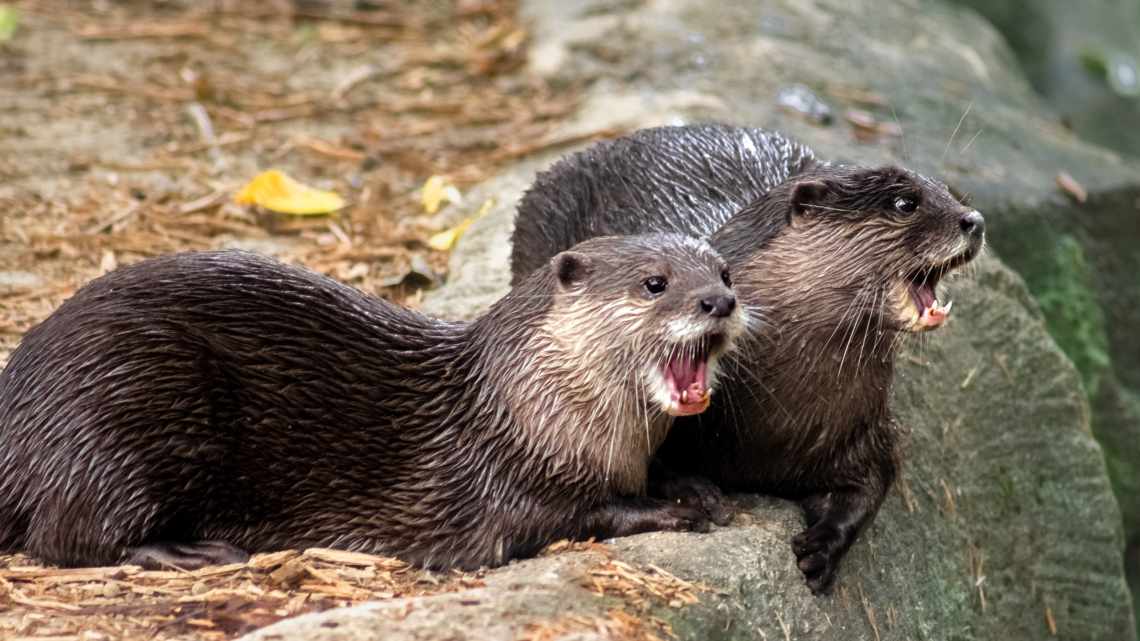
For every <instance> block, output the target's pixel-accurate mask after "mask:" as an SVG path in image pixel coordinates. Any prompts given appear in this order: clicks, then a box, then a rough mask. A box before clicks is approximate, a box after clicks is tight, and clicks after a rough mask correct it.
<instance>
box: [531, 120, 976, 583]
mask: <svg viewBox="0 0 1140 641" xmlns="http://www.w3.org/2000/svg"><path fill="white" fill-rule="evenodd" d="M694 140H696V141H699V145H698V148H697V150H696V151H692V150H689V151H686V152H685V153H683V154H675V153H674V152H675V151H676V149H677V148H678V147H686V148H687V147H688V146H689V145H690V144H691V143H692V142H693V141H694ZM742 141H743V143H742ZM631 148H632V149H636V150H637V153H635V154H633V157H632V158H627V152H628V151H629V150H630V149H631ZM757 149H760V150H765V151H766V153H764V154H757V153H756V150H757ZM772 150H775V152H776V153H775V156H776V157H777V158H778V160H777V161H775V162H773V161H772V158H771V157H772V155H773V153H772ZM779 158H782V159H779ZM626 170H628V171H626ZM765 175H771V176H772V180H771V181H770V182H771V183H772V185H774V186H765V185H764V180H763V176H765ZM686 181H687V183H688V186H687V187H686V189H685V190H684V192H683V194H682V195H681V196H679V197H668V194H670V193H674V192H675V191H676V190H675V189H674V188H673V185H674V184H676V183H683V182H686ZM734 182H736V183H737V184H738V187H737V188H736V190H735V191H734V190H733V187H732V185H733V183H734ZM639 191H643V192H647V193H657V194H658V196H656V198H657V199H659V200H662V201H664V202H663V203H653V202H650V203H649V205H650V206H648V207H646V208H643V209H636V208H635V207H633V206H631V207H628V208H627V216H626V217H625V218H624V219H623V220H622V223H621V225H620V226H618V228H619V229H620V231H622V232H626V233H637V232H644V231H648V230H655V229H669V230H675V231H687V232H688V233H692V234H694V235H696V236H704V237H709V238H710V242H711V243H712V245H713V246H714V247H716V248H717V249H718V251H720V252H721V253H722V254H723V255H724V256H725V258H726V259H727V260H728V261H729V264H730V265H731V266H732V269H733V273H734V278H735V286H736V289H737V292H738V295H739V297H740V300H741V302H742V304H744V305H748V306H750V307H753V308H762V310H763V316H764V320H765V321H766V323H767V326H766V327H765V328H764V329H762V330H760V331H757V332H753V333H752V334H751V340H749V341H748V343H747V344H746V345H745V346H744V348H742V349H741V350H740V351H738V353H737V356H735V357H734V358H733V359H731V361H732V362H730V363H729V364H728V365H727V366H726V369H725V370H724V373H723V377H724V383H723V385H722V392H721V395H720V397H719V398H718V403H717V404H716V405H715V406H714V407H713V408H712V409H711V410H710V411H709V412H707V413H706V414H705V415H704V416H702V417H701V418H700V420H699V421H695V420H683V421H679V422H678V424H677V425H676V426H675V428H674V429H673V430H672V432H671V433H670V436H669V438H668V440H667V441H666V443H665V445H664V446H663V448H662V451H661V453H660V459H661V460H662V461H663V462H664V465H663V466H662V467H663V468H670V469H672V470H673V471H674V472H677V473H684V474H695V475H702V476H705V477H709V478H711V479H712V480H713V481H714V482H716V483H717V484H719V485H721V486H723V487H726V488H730V489H737V490H752V491H761V492H766V493H770V494H775V495H778V496H784V497H787V498H790V499H793V500H795V501H797V502H799V504H800V505H801V506H802V507H803V509H804V512H805V516H806V520H807V526H808V527H807V529H806V530H805V531H804V532H802V533H800V534H799V535H797V536H796V537H795V538H794V540H793V541H792V547H793V550H794V552H795V554H796V556H797V558H798V559H799V566H800V568H801V570H802V571H803V572H804V574H805V577H806V578H807V581H808V585H809V586H810V587H811V588H812V589H813V591H816V592H823V591H827V590H828V589H829V588H830V586H831V585H832V582H833V580H834V578H835V573H836V571H837V569H838V567H839V562H840V560H841V559H842V557H843V555H844V554H845V553H846V551H847V549H848V548H849V547H850V545H851V544H852V542H853V541H854V540H855V538H856V536H857V535H858V533H859V532H860V531H861V530H862V529H863V528H864V527H865V526H866V524H867V523H868V522H869V521H870V520H871V519H872V518H873V517H874V515H875V514H876V512H877V511H878V509H879V506H880V505H881V503H882V501H883V498H884V497H885V495H886V492H887V490H888V488H889V487H890V485H891V483H892V482H893V480H894V478H895V475H896V469H897V456H898V453H897V446H896V440H897V439H896V434H895V430H894V428H893V426H892V421H891V416H890V410H889V407H888V395H889V390H890V385H891V379H892V375H893V364H894V354H895V348H896V346H897V343H898V339H899V337H900V336H901V335H902V334H903V333H904V332H907V331H910V330H913V329H916V327H915V325H914V324H913V322H912V321H913V320H914V319H911V318H907V317H906V312H907V311H908V310H910V308H908V307H907V305H908V304H909V300H908V299H907V298H906V291H905V283H906V281H907V280H908V279H911V278H922V277H928V276H930V275H931V274H932V273H937V274H938V275H941V274H942V273H944V272H948V271H950V270H951V269H953V268H955V267H957V266H958V265H960V264H962V263H964V262H966V261H968V260H969V259H970V258H972V257H973V256H974V255H976V253H977V252H978V251H979V249H980V247H981V243H982V235H981V234H982V231H981V219H980V217H977V214H976V213H973V214H972V215H973V216H975V217H977V218H976V219H974V220H976V221H977V222H976V224H975V225H974V227H972V228H970V231H967V224H966V223H965V222H964V220H965V219H964V216H966V215H967V214H969V213H970V212H971V210H970V209H969V208H968V207H965V206H963V205H962V204H961V203H959V202H958V201H957V200H956V199H954V198H953V197H952V196H951V195H950V194H949V192H948V190H947V189H946V187H945V186H944V185H941V184H939V183H936V182H934V181H931V180H929V179H927V178H924V177H922V176H919V175H917V174H915V173H913V172H909V171H906V170H903V169H899V168H895V167H882V168H876V169H867V168H860V167H841V166H832V165H826V164H821V163H818V162H816V161H814V160H812V156H811V153H810V151H809V150H806V149H805V148H803V147H802V146H801V145H797V144H795V143H793V142H791V141H788V140H787V139H785V138H783V137H781V136H779V135H778V134H771V133H768V132H763V131H760V130H748V129H740V128H733V127H719V126H696V127H682V128H662V129H656V130H649V131H648V132H639V133H637V134H634V135H633V136H631V137H630V138H629V139H627V141H626V142H624V143H603V145H600V146H598V147H597V148H593V149H590V150H587V151H586V152H583V153H582V154H579V155H576V156H571V157H569V158H567V159H565V160H563V161H561V162H560V163H558V164H557V165H555V167H554V168H552V169H551V170H550V171H549V172H547V173H544V174H542V175H540V176H539V179H538V181H536V184H535V186H534V187H533V188H532V189H531V191H530V192H528V193H527V194H526V196H525V197H524V199H523V201H522V203H521V204H520V207H519V214H518V222H517V227H516V234H515V237H514V242H515V243H517V244H516V246H515V247H514V251H515V254H514V258H516V259H517V260H516V262H515V264H514V266H515V268H516V270H519V271H516V272H515V276H516V278H517V277H520V276H521V275H522V274H523V273H525V269H526V268H527V266H528V264H529V263H531V262H533V261H535V260H537V259H539V258H540V257H541V256H543V254H544V251H545V252H550V251H551V250H552V249H553V248H556V247H558V246H560V245H562V244H565V243H571V242H576V241H578V240H581V239H583V238H586V237H589V236H590V235H591V234H606V233H612V232H613V229H612V228H611V225H610V224H609V222H608V219H609V217H610V216H609V215H601V214H597V215H595V214H593V213H592V212H591V210H590V208H589V206H588V203H592V202H607V201H608V200H613V199H617V200H622V201H629V202H631V203H636V202H645V198H648V197H643V198H640V200H639V197H637V196H630V194H635V193H637V192H639ZM702 193H706V194H708V195H707V196H706V197H702V196H701V194H702ZM661 194H665V196H664V197H663V196H662V195H661ZM726 194H728V195H726ZM900 197H904V198H910V199H913V200H914V201H916V203H917V205H918V208H917V210H916V211H915V212H913V213H909V214H908V213H904V212H901V211H898V210H897V209H896V208H895V203H896V201H897V200H898V199H899V198H900ZM745 199H747V200H748V201H749V203H750V204H748V205H746V206H743V207H742V208H738V209H737V210H736V211H735V213H732V212H727V211H726V209H727V208H728V207H731V203H734V202H739V201H740V200H745ZM552 203H556V204H553V205H552ZM726 203H728V204H727V205H726ZM539 230H544V231H539ZM536 241H538V242H536ZM544 242H547V243H550V244H552V245H553V247H544V246H543V245H542V243H544ZM948 261H949V262H948ZM910 311H913V310H910ZM698 423H699V424H698ZM662 485H663V486H668V487H670V489H669V493H670V494H677V493H684V492H685V489H684V485H685V483H683V482H682V483H678V482H677V481H676V480H673V481H669V479H664V480H662ZM691 485H692V487H691V489H690V491H691V493H703V494H705V495H706V499H705V501H706V502H707V500H708V499H707V494H708V491H707V489H706V488H703V487H702V485H701V484H700V483H699V482H693V483H691Z"/></svg>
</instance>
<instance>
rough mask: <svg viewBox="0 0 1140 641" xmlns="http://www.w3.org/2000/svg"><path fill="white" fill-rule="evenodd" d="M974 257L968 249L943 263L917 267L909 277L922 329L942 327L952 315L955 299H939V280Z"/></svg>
mask: <svg viewBox="0 0 1140 641" xmlns="http://www.w3.org/2000/svg"><path fill="white" fill-rule="evenodd" d="M973 257H974V256H973V252H970V251H966V252H963V253H961V254H959V255H957V256H955V257H954V258H951V259H950V260H948V261H946V262H945V263H942V264H941V265H936V266H933V267H926V268H923V269H917V270H915V271H914V272H912V273H911V274H910V276H908V277H907V291H908V292H909V293H910V299H911V301H912V302H913V303H914V307H915V309H916V310H917V312H918V326H919V328H920V329H922V330H927V329H934V328H936V327H940V326H941V325H942V323H945V322H946V319H947V318H949V317H950V309H951V308H952V307H953V306H954V301H946V302H945V303H943V302H941V301H939V300H938V290H937V287H938V281H939V280H941V279H942V277H943V276H945V275H946V274H948V273H950V272H951V271H953V270H955V269H957V268H958V267H960V266H962V265H964V264H966V263H968V262H970V260H971V259H972V258H973Z"/></svg>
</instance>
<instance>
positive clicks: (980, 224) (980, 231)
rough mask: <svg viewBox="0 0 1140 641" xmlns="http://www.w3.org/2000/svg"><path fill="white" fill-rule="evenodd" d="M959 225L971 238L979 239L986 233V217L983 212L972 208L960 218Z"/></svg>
mask: <svg viewBox="0 0 1140 641" xmlns="http://www.w3.org/2000/svg"><path fill="white" fill-rule="evenodd" d="M958 227H960V228H961V229H962V233H964V234H966V235H967V236H969V237H970V238H971V239H978V238H981V237H982V236H984V235H985V233H986V219H985V218H984V217H982V214H981V212H979V211H978V210H976V209H971V210H970V211H968V212H966V213H964V214H962V217H961V218H960V219H958Z"/></svg>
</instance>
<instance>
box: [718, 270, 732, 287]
mask: <svg viewBox="0 0 1140 641" xmlns="http://www.w3.org/2000/svg"><path fill="white" fill-rule="evenodd" d="M720 279H721V281H723V282H724V286H725V287H732V276H730V275H729V274H728V270H727V269H726V270H724V271H722V272H721V273H720Z"/></svg>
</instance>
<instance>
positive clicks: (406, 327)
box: [0, 234, 745, 568]
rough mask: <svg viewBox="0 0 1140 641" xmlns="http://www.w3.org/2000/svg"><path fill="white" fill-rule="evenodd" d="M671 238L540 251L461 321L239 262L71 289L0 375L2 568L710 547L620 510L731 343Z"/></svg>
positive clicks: (651, 505) (716, 283) (713, 302)
mask: <svg viewBox="0 0 1140 641" xmlns="http://www.w3.org/2000/svg"><path fill="white" fill-rule="evenodd" d="M744 318H745V313H744V312H743V311H742V310H741V309H740V308H739V307H737V306H736V305H735V298H734V296H733V294H732V290H731V289H730V287H729V285H728V275H727V272H726V268H725V263H724V261H723V260H722V259H721V258H720V257H719V256H718V255H717V254H716V253H715V252H714V251H713V250H712V249H711V248H710V247H709V246H708V245H707V244H706V243H704V242H703V241H696V240H694V239H692V238H688V237H685V236H679V235H664V234H657V235H647V236H642V237H632V238H600V239H594V240H590V241H588V242H585V243H582V244H581V245H579V246H577V247H575V248H574V249H572V250H570V251H566V252H562V253H560V254H558V255H557V256H555V257H553V258H552V259H551V260H550V261H549V266H548V267H547V268H545V269H542V270H538V271H537V272H536V273H534V274H533V275H532V276H531V277H530V278H527V279H525V280H523V281H522V282H520V284H519V286H518V287H515V288H514V289H513V290H512V291H511V293H510V294H508V295H507V296H506V297H504V298H503V299H502V300H500V301H499V302H498V303H496V304H495V305H494V306H492V307H491V309H490V310H489V311H488V312H487V313H486V314H485V315H484V316H482V317H481V318H479V319H478V320H476V321H474V322H471V323H457V322H445V321H441V320H436V319H432V318H428V317H425V316H423V315H421V314H418V313H415V312H413V311H409V310H406V309H403V308H400V307H397V306H395V305H392V304H390V303H387V302H386V301H382V300H379V299H375V298H372V297H369V296H366V295H364V294H362V293H360V292H359V291H357V290H355V289H353V288H350V287H348V286H345V285H341V284H339V283H337V282H335V281H333V280H331V279H329V278H326V277H323V276H320V275H318V274H315V273H312V272H309V271H306V270H303V269H299V268H294V267H289V266H285V265H282V264H280V263H278V262H276V261H273V260H271V259H267V258H264V257H260V256H257V255H255V254H249V253H242V252H205V253H188V254H177V255H171V256H166V257H160V258H155V259H151V260H147V261H144V262H141V263H138V264H135V265H132V266H129V267H125V268H122V269H119V270H116V271H114V272H112V273H110V274H108V275H106V276H103V277H102V278H99V279H96V280H95V281H93V282H91V283H90V284H88V285H86V286H85V287H83V288H82V289H81V290H80V291H79V292H78V293H76V295H75V296H74V297H73V298H71V299H70V300H68V301H67V302H65V303H64V304H63V305H62V306H60V308H59V309H58V310H56V311H55V313H53V314H52V315H51V316H50V317H49V318H48V319H47V320H45V321H44V322H43V323H42V324H40V325H39V326H37V327H36V328H34V329H32V330H31V331H30V332H29V333H28V334H27V335H26V336H25V337H24V339H23V341H22V342H21V344H20V346H19V347H18V348H17V349H16V350H15V352H14V353H13V354H12V357H11V360H10V361H9V363H8V366H7V368H6V369H5V370H4V371H3V373H2V374H0V549H5V550H14V549H22V550H26V551H27V552H28V553H30V554H32V555H34V556H37V557H39V558H41V559H43V560H45V561H49V562H53V563H58V564H64V565H88V564H107V563H117V562H122V561H131V562H142V563H144V564H146V565H156V564H173V565H177V566H181V567H194V566H199V565H203V564H208V563H216V562H225V561H232V560H239V559H242V558H244V557H245V555H246V554H247V553H248V552H257V551H264V550H272V549H282V548H291V547H307V546H328V547H337V548H342V549H346V550H356V551H364V552H372V553H380V554H390V555H394V556H398V557H401V558H403V559H405V560H408V561H410V562H413V563H416V564H419V565H422V566H426V567H431V568H447V567H461V568H472V567H477V566H480V565H493V564H501V563H503V562H505V561H507V560H508V559H511V558H514V557H520V556H526V555H530V554H533V553H534V552H535V551H537V550H538V549H540V548H541V547H542V546H544V545H546V544H548V543H550V542H551V541H554V540H557V539H559V538H563V537H589V536H594V537H599V538H605V537H610V536H619V535H623V534H629V533H634V532H641V531H646V530H651V529H675V530H684V529H702V528H707V521H706V520H705V518H704V515H703V514H702V513H701V512H699V511H698V510H695V509H693V508H689V507H684V506H677V505H674V504H670V503H668V502H666V501H662V500H657V499H651V498H646V497H645V496H643V494H644V488H645V482H646V474H647V472H646V467H647V465H648V462H649V459H650V457H651V455H652V453H653V451H654V450H655V449H656V448H657V446H658V444H659V443H660V442H661V441H662V440H663V439H664V437H665V434H666V432H667V430H668V428H669V425H670V422H671V420H672V419H671V416H670V415H680V414H692V413H696V412H699V411H701V410H703V409H704V408H705V407H707V406H708V401H709V390H710V386H711V385H712V384H713V380H714V377H715V372H716V365H717V357H718V355H719V354H721V353H722V352H723V350H724V349H725V348H726V347H727V346H728V345H729V344H730V342H731V340H732V339H733V337H734V336H735V335H736V334H738V333H739V332H740V331H741V329H742V326H743V324H744V322H745V320H744Z"/></svg>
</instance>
